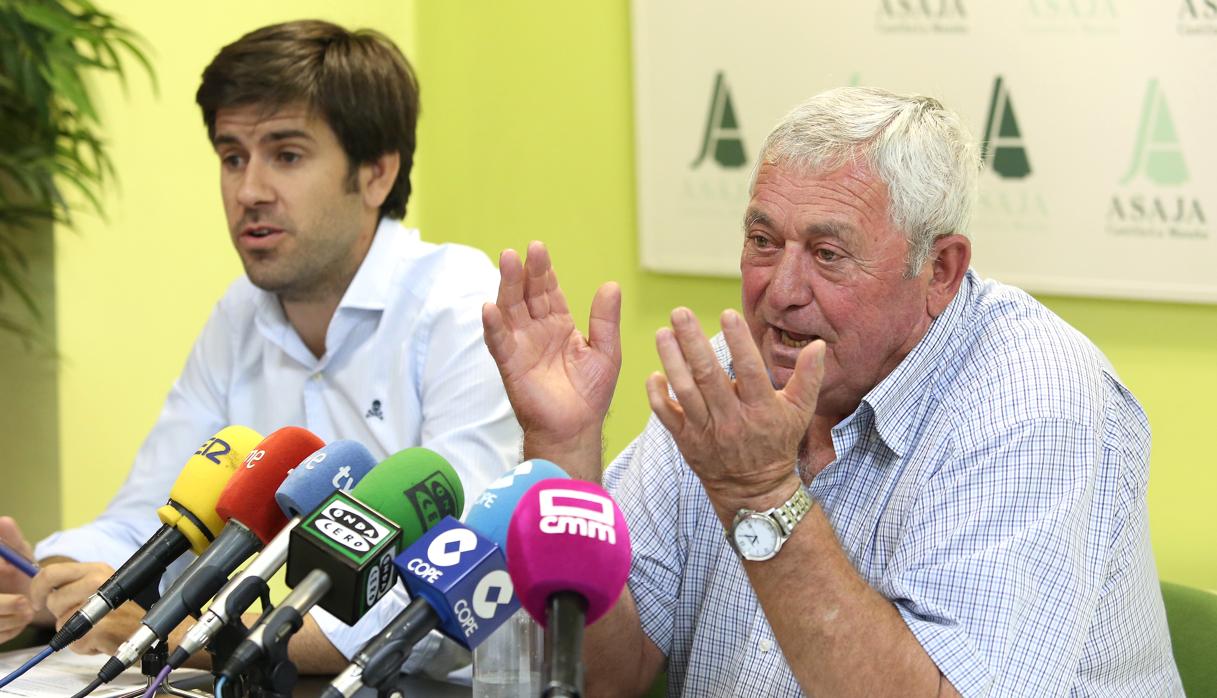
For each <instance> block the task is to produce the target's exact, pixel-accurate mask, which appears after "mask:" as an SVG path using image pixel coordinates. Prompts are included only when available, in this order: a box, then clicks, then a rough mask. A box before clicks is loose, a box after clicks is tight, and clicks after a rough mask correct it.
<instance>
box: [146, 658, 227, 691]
mask: <svg viewBox="0 0 1217 698" xmlns="http://www.w3.org/2000/svg"><path fill="white" fill-rule="evenodd" d="M171 671H173V667H171V666H169V665H168V664H166V665H165V668H164V669H161V673H159V674H157V675H156V678H155V679H153V680H152V683H150V684H148V690H147V691H144V696H143V698H152V696H154V695H156V689H158V688H160V687H161V684H162V683H165V681H167V680H168V679H169V672H171ZM217 695H218V694H217Z"/></svg>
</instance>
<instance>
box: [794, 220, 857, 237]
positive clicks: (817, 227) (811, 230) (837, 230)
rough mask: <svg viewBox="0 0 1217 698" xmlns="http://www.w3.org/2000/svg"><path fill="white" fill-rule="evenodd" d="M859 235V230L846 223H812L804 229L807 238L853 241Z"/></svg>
mask: <svg viewBox="0 0 1217 698" xmlns="http://www.w3.org/2000/svg"><path fill="white" fill-rule="evenodd" d="M857 234H858V229H857V228H855V227H854V226H852V225H850V224H849V223H846V222H845V221H825V222H823V223H812V224H811V225H809V226H807V227H806V228H804V229H803V235H804V236H805V237H834V238H837V239H839V240H851V239H853V238H854V236H856V235H857Z"/></svg>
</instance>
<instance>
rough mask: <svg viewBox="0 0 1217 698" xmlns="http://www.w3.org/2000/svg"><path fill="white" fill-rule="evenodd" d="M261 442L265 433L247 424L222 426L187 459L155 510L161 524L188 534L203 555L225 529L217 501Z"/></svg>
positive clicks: (197, 552)
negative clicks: (166, 497)
mask: <svg viewBox="0 0 1217 698" xmlns="http://www.w3.org/2000/svg"><path fill="white" fill-rule="evenodd" d="M261 441H262V435H261V434H259V433H258V432H256V431H254V430H253V429H250V428H248V427H242V426H236V425H234V426H230V427H225V428H223V429H221V430H220V431H219V432H217V433H216V435H215V436H213V437H211V438H210V439H207V441H205V442H204V443H203V445H202V446H200V447H199V450H197V451H195V452H194V455H192V456H191V457H190V460H188V461H186V466H185V467H184V468H182V474H181V475H178V478H177V482H175V483H173V489H171V490H169V501H168V502H166V503H165V506H163V507H161V508H160V509H157V510H156V515H157V516H158V517H160V520H161V523H163V524H165V525H166V526H172V527H173V528H175V529H177V530H178V531H180V532H181V534H182V535H184V536H186V540H188V541H190V549H191V550H193V551H194V554H195V555H202V554H203V551H204V550H206V549H207V546H209V545H211V541H213V540H215V537H216V536H218V535H219V534H220V531H222V530H223V529H224V520H223V519H221V518H220V515H219V514H218V513H216V502H218V501H219V499H220V493H221V492H223V491H224V486H225V485H227V484H228V479H229V478H230V477H232V474H233V473H235V472H237V469H238V468H240V467H241V465H242V464H243V463H244V462H245V457H246V456H248V455H249V452H250V451H252V450H253V449H254V447H255V446H257V445H258V444H259V443H261ZM179 554H180V553H179Z"/></svg>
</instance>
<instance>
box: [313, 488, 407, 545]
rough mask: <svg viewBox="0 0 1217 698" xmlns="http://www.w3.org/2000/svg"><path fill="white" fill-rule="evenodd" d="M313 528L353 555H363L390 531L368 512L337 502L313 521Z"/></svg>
mask: <svg viewBox="0 0 1217 698" xmlns="http://www.w3.org/2000/svg"><path fill="white" fill-rule="evenodd" d="M313 527H314V528H316V529H317V530H318V531H320V532H321V533H323V534H325V536H326V537H327V538H329V539H330V540H332V541H334V542H335V543H337V544H338V545H340V546H342V547H343V548H346V549H347V550H350V551H351V552H353V553H356V554H358V555H362V554H364V553H366V552H368V551H369V550H371V549H372V548H374V547H376V545H377V544H378V543H379V542H380V541H382V540H384V538H385V536H387V535H389V533H390V531H389V529H388V528H386V527H385V526H382V525H381V524H380V523H378V522H377V521H376V520H375V519H373V518H372V517H371V516H370V515H368V514H367V513H366V512H363V511H360V510H359V509H358V508H356V507H354V506H352V505H351V504H349V503H347V502H345V501H342V500H335V501H333V502H330V504H329V505H328V506H327V507H326V508H325V511H324V512H322V513H321V514H320V515H319V516H317V517H316V518H315V519H313Z"/></svg>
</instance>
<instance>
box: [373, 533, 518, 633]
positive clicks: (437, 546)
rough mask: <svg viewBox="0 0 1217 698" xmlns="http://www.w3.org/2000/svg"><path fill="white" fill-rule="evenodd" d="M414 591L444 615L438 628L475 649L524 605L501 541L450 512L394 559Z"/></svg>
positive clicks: (437, 613)
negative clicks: (517, 595) (515, 585)
mask: <svg viewBox="0 0 1217 698" xmlns="http://www.w3.org/2000/svg"><path fill="white" fill-rule="evenodd" d="M395 564H396V565H397V570H398V573H399V574H400V575H401V578H402V581H403V582H404V583H405V585H406V588H407V589H409V591H410V595H411V596H412V597H414V598H416V599H417V598H422V599H423V600H425V601H426V602H427V603H428V604H429V605H430V606H431V607H432V608H433V609H434V610H435V613H436V615H438V616H439V624H438V628H439V630H440V631H441V632H443V633H444V634H445V635H447V636H448V637H450V638H452V639H453V640H456V641H457V642H458V643H460V644H462V645H464V646H465V648H466V649H473V648H474V647H477V646H478V645H479V644H481V643H482V641H483V640H485V639H486V637H487V636H489V635H490V634H491V633H492V632H494V631H495V630H496V629H497V628H498V627H499V626H500V625H502V624H503V621H505V620H507V618H509V617H511V615H512V614H513V613H515V612H516V611H518V610H519V609H520V602H519V600H518V599H516V595H515V590H514V588H513V585H512V583H511V576H510V575H508V574H507V559H506V558H505V557H504V556H503V551H502V550H500V549H499V546H497V545H495V544H494V543H492V542H491V541H490V540H489V539H487V538H486V537H484V536H482V535H480V534H478V533H477V532H475V531H474V530H473V529H471V528H469V527H468V526H465V525H464V524H462V523H460V522H459V521H457V520H456V519H454V518H452V517H451V516H446V517H444V518H443V520H441V521H440V522H439V523H438V524H436V525H435V526H434V527H433V528H431V529H430V530H428V531H427V532H426V533H425V534H423V536H422V537H421V538H419V539H418V540H417V541H416V542H415V543H414V544H413V545H411V546H410V547H409V548H408V549H407V550H406V551H405V552H403V553H402V554H401V555H398V556H397V560H396V561H395Z"/></svg>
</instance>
